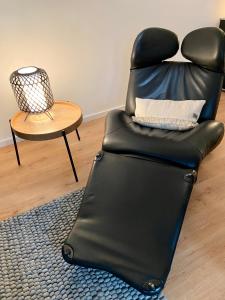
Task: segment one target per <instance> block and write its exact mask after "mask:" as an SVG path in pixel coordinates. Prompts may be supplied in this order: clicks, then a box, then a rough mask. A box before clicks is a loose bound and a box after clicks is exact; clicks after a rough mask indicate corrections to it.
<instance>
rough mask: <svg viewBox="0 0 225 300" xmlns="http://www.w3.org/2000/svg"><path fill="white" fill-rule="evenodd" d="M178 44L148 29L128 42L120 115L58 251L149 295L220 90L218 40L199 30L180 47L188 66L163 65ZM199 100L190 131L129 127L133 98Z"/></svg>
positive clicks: (159, 284)
mask: <svg viewBox="0 0 225 300" xmlns="http://www.w3.org/2000/svg"><path fill="white" fill-rule="evenodd" d="M178 48H179V43H178V39H177V36H176V35H175V34H174V33H173V32H171V31H169V30H166V29H161V28H149V29H146V30H144V31H143V32H141V33H140V34H139V35H138V37H137V38H136V41H135V43H134V47H133V52H132V58H131V71H130V80H129V87H128V93H127V101H126V108H125V111H120V110H115V111H112V112H111V113H109V115H108V117H107V120H106V130H105V137H104V141H103V146H102V151H101V152H100V153H99V154H97V156H96V159H95V162H94V165H93V168H92V171H91V174H90V176H89V181H88V184H87V187H86V190H85V195H84V199H83V201H82V205H81V209H80V212H79V215H78V218H77V220H76V222H75V225H74V227H73V229H72V231H71V233H70V235H69V237H68V239H67V240H66V241H65V244H64V246H63V256H64V258H65V260H66V261H68V262H69V263H72V264H78V265H82V266H88V267H94V268H100V269H104V270H107V271H109V272H112V273H113V274H115V275H117V276H118V277H120V278H122V279H124V280H125V281H127V282H128V283H129V284H131V285H132V286H134V287H135V288H137V289H138V290H140V291H141V292H143V293H145V294H148V295H156V294H158V293H160V291H161V290H162V288H163V287H164V284H165V282H166V279H167V276H168V273H169V271H170V267H171V262H172V259H173V255H174V252H175V248H176V244H177V240H178V237H179V233H180V230H181V226H182V223H183V219H184V215H185V211H186V208H187V205H188V201H189V197H190V194H191V191H192V187H193V183H194V182H195V181H196V178H197V171H198V168H199V164H200V162H201V160H202V159H203V158H204V157H205V156H206V155H207V154H208V153H209V152H210V151H212V150H213V149H214V148H215V147H216V146H217V145H218V144H219V143H220V141H221V139H222V137H223V134H224V127H223V124H222V123H220V122H217V121H215V120H214V119H215V116H216V112H217V107H218V103H219V99H220V93H221V88H222V83H223V73H224V57H225V36H224V33H223V32H222V31H221V30H220V29H217V28H214V27H209V28H201V29H198V30H195V31H193V32H191V33H189V34H188V35H187V36H186V37H185V39H184V40H183V43H182V47H181V52H182V54H183V56H184V57H185V58H187V59H188V60H189V61H191V62H173V61H165V60H166V59H168V58H170V57H172V56H174V55H175V54H176V52H177V51H178ZM136 97H139V98H151V99H172V100H185V99H191V100H195V99H201V100H206V104H205V105H204V108H203V110H202V112H201V115H200V119H199V123H200V124H199V125H198V126H197V127H195V128H194V129H191V130H188V131H183V132H180V131H169V130H161V129H152V128H147V127H143V126H141V125H138V124H136V123H134V122H133V121H132V118H131V116H132V115H134V111H135V98H136Z"/></svg>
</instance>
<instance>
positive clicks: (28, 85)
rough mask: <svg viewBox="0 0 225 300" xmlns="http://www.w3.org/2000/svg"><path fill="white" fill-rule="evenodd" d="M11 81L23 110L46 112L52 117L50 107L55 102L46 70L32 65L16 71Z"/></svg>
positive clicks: (20, 107) (28, 112)
mask: <svg viewBox="0 0 225 300" xmlns="http://www.w3.org/2000/svg"><path fill="white" fill-rule="evenodd" d="M10 83H11V86H12V89H13V92H14V95H15V97H16V100H17V104H18V106H19V109H20V110H21V111H24V112H27V116H28V115H29V114H30V113H36V114H38V113H46V114H47V115H48V116H49V118H51V119H52V116H51V114H50V113H49V109H50V108H51V107H52V106H53V104H54V99H53V94H52V90H51V87H50V82H49V78H48V75H47V73H46V71H45V70H43V69H41V68H38V67H34V66H30V67H23V68H20V69H18V70H16V71H14V72H13V73H12V74H11V76H10Z"/></svg>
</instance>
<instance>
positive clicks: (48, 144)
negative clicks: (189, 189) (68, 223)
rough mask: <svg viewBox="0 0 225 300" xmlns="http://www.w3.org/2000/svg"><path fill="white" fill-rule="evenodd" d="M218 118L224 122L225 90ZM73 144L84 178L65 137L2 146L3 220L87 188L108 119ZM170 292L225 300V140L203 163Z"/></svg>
mask: <svg viewBox="0 0 225 300" xmlns="http://www.w3.org/2000/svg"><path fill="white" fill-rule="evenodd" d="M217 120H220V121H223V122H225V94H224V93H223V94H222V99H221V103H220V106H219V111H218V114H217ZM79 132H80V135H81V141H80V142H79V141H78V140H77V137H76V135H75V133H74V134H70V135H69V138H68V139H69V143H70V145H71V150H72V152H73V155H74V160H75V164H76V168H77V172H78V176H79V183H76V182H75V181H74V177H73V173H72V170H71V167H70V163H69V160H68V156H67V152H66V148H65V145H64V141H63V139H62V138H59V139H56V140H51V141H42V142H30V141H24V142H21V143H19V152H20V157H21V162H22V165H21V167H18V166H17V163H16V159H15V153H14V148H13V146H12V145H10V146H7V147H4V148H1V149H0V195H1V197H0V220H4V219H6V218H8V217H10V216H14V215H16V214H18V213H21V212H24V211H27V210H29V209H31V208H33V207H35V206H39V205H41V204H44V203H47V202H49V201H51V200H52V199H54V198H56V197H58V196H61V195H63V194H65V193H67V192H70V191H73V190H76V189H79V188H81V187H83V186H85V184H86V182H87V178H88V175H89V171H90V168H91V165H92V160H93V158H94V156H95V154H96V152H97V151H98V150H99V149H100V148H101V141H102V137H103V133H104V118H100V119H97V120H93V121H90V122H87V123H83V124H82V125H81V127H80V129H79ZM165 294H166V296H167V297H168V300H224V299H225V138H224V140H223V141H222V143H221V144H220V146H219V147H218V148H217V149H215V150H214V151H213V152H212V153H211V154H209V155H208V156H207V157H206V158H205V160H204V161H203V163H202V165H201V167H200V171H199V175H198V182H197V184H196V185H195V187H194V190H193V193H192V196H191V199H190V203H189V207H188V210H187V213H186V217H185V220H184V225H183V227H182V231H181V235H180V239H179V242H178V246H177V250H176V253H175V257H174V261H173V264H172V270H171V272H170V275H169V278H168V281H167V285H166V288H165Z"/></svg>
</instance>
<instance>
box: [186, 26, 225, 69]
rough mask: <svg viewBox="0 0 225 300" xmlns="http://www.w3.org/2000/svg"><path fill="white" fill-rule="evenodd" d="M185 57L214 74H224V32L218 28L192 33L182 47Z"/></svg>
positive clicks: (201, 29)
mask: <svg viewBox="0 0 225 300" xmlns="http://www.w3.org/2000/svg"><path fill="white" fill-rule="evenodd" d="M181 52H182V54H183V56H184V57H185V58H187V59H189V60H191V61H192V62H193V63H195V64H197V65H199V66H202V67H203V68H206V69H208V70H211V71H214V72H221V73H224V62H225V61H224V53H225V38H224V32H223V31H222V30H221V29H218V28H216V27H206V28H200V29H197V30H194V31H192V32H190V33H189V34H188V35H187V36H186V37H185V38H184V40H183V43H182V46H181Z"/></svg>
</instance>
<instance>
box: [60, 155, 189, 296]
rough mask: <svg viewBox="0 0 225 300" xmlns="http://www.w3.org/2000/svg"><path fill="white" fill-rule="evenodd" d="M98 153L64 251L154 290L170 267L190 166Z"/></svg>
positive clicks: (78, 260) (147, 290)
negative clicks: (184, 167) (185, 167)
mask: <svg viewBox="0 0 225 300" xmlns="http://www.w3.org/2000/svg"><path fill="white" fill-rule="evenodd" d="M103 154H104V155H103V157H100V158H97V161H96V162H95V163H94V166H93V169H92V171H91V173H90V177H89V181H88V185H87V188H86V190H85V195H84V198H83V202H82V205H81V208H80V212H79V215H78V218H77V220H76V222H75V225H74V227H73V229H72V231H71V233H70V235H69V237H68V238H67V240H66V241H65V244H64V247H63V256H64V258H65V259H66V261H68V262H69V263H74V264H78V265H81V266H88V267H94V268H99V269H104V270H107V271H109V272H111V273H114V274H116V275H118V276H119V277H121V278H122V279H124V280H125V281H127V282H128V283H129V284H131V285H133V286H134V287H135V288H137V289H138V290H140V291H141V292H143V293H146V294H149V295H151V294H158V293H159V292H160V291H161V290H162V288H163V286H164V284H165V281H166V278H167V276H168V273H169V271H170V266H171V261H172V258H173V255H174V251H175V248H176V244H177V240H178V236H179V233H180V229H181V226H182V223H183V218H184V214H185V211H186V207H187V204H188V199H189V195H190V193H191V190H192V186H193V179H194V178H193V175H192V172H191V170H185V169H182V168H176V167H174V166H171V165H165V164H162V163H158V162H154V161H148V160H143V159H137V158H135V157H126V156H122V155H115V154H111V153H103Z"/></svg>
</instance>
